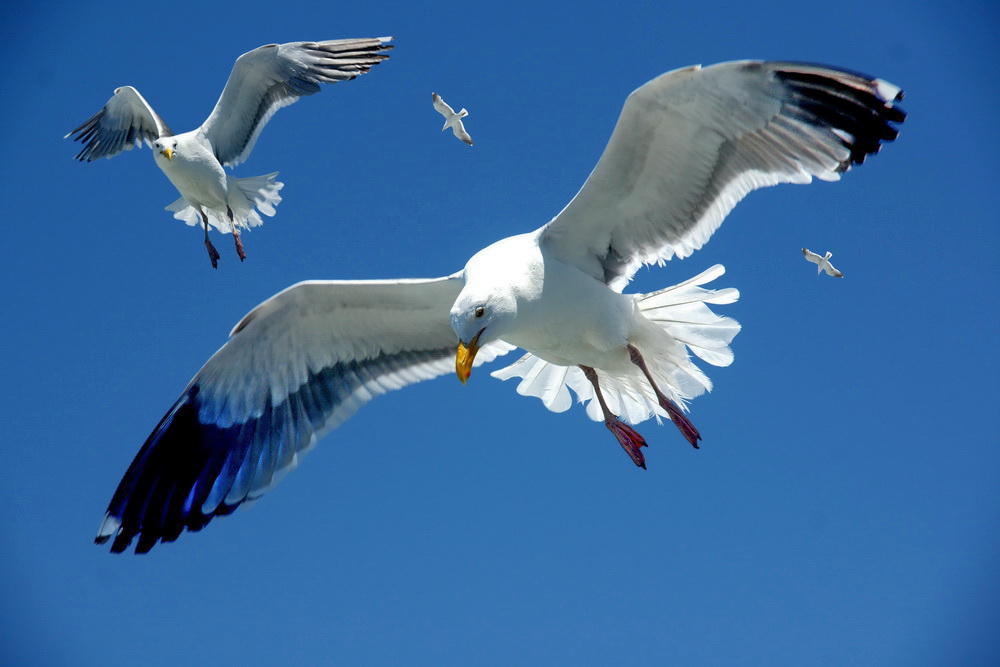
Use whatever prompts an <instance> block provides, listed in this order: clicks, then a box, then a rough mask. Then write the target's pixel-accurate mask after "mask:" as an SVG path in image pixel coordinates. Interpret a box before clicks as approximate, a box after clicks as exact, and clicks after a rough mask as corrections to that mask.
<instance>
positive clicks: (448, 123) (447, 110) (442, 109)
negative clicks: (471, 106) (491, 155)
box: [431, 93, 472, 146]
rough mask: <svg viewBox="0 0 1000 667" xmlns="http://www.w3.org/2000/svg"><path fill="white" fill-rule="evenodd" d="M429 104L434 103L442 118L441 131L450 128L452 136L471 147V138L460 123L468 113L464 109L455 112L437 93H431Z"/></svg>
mask: <svg viewBox="0 0 1000 667" xmlns="http://www.w3.org/2000/svg"><path fill="white" fill-rule="evenodd" d="M431 102H433V103H434V108H435V109H437V112H438V113H439V114H441V115H442V116H444V127H442V128H441V131H442V132H444V131H445V130H447V129H448V128H449V127H450V128H451V132H452V134H454V135H455V136H456V137H458V138H459V139H461V140H462V141H464V142H465V143H467V144H469V145H470V146H471V145H472V137H470V136H469V133H468V132H466V131H465V124H464V123H462V119H463V118H465V117H466V116H468V115H469V112H468V111H466V110H465V109H464V108H463V109H462V110H461V111H458V112H456V111H455V110H454V109H452V108H451V107H450V106H448V103H447V102H445V101H444V100H443V99H441V96H440V95H438V94H437V93H431Z"/></svg>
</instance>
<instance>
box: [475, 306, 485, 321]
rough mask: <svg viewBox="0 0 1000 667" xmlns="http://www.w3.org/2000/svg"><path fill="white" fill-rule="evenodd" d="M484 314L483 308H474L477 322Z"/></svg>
mask: <svg viewBox="0 0 1000 667" xmlns="http://www.w3.org/2000/svg"><path fill="white" fill-rule="evenodd" d="M485 314H486V309H485V308H483V307H482V306H479V308H476V319H477V320H478V319H479V318H480V317H482V316H483V315H485Z"/></svg>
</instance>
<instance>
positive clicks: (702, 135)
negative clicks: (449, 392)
mask: <svg viewBox="0 0 1000 667" xmlns="http://www.w3.org/2000/svg"><path fill="white" fill-rule="evenodd" d="M901 96H902V94H901V92H900V90H899V88H897V87H895V86H893V85H892V84H889V83H887V82H885V81H881V80H879V79H872V78H869V77H864V76H861V75H857V74H852V73H848V72H843V71H840V70H834V69H828V68H823V67H818V66H813V65H800V64H795V63H768V62H758V61H741V62H732V63H723V64H721V65H715V66H712V67H706V68H703V69H702V68H700V67H690V68H685V69H681V70H676V71H674V72H670V73H667V74H664V75H662V76H660V77H658V78H656V79H654V80H653V81H650V82H649V83H647V84H646V85H644V86H642V87H641V88H639V89H638V90H636V91H635V92H633V93H632V94H631V95H630V96H629V98H628V100H627V101H626V102H625V107H624V109H623V110H622V113H621V117H620V118H619V120H618V124H617V126H616V127H615V130H614V132H613V134H612V136H611V139H610V141H609V142H608V146H607V148H606V149H605V151H604V154H603V155H602V156H601V158H600V160H599V161H598V163H597V166H596V167H595V168H594V171H593V172H592V173H591V175H590V177H589V178H588V179H587V181H586V183H585V184H584V185H583V187H582V188H581V190H580V191H579V193H577V195H576V196H575V197H574V198H573V200H572V201H571V202H570V203H569V204H568V205H567V206H566V207H565V208H564V209H563V210H562V212H560V213H559V214H558V215H557V216H556V217H555V218H554V219H552V220H551V221H550V222H549V223H548V224H546V225H544V226H542V227H540V228H539V229H537V230H535V231H534V232H530V233H527V234H520V235H517V236H511V237H508V238H505V239H502V240H500V241H498V242H496V243H494V244H493V245H491V246H489V247H487V248H485V249H483V250H481V251H479V252H478V253H476V254H475V255H474V256H473V257H472V258H471V259H469V261H468V262H467V263H466V265H465V268H464V269H463V270H462V271H459V272H458V273H455V274H453V275H451V276H448V277H445V278H437V279H429V280H397V281H361V282H343V281H337V282H323V281H313V282H307V283H300V284H298V285H295V286H292V287H290V288H288V289H287V290H285V291H283V292H281V293H279V294H277V295H275V296H274V297H272V298H271V299H269V300H267V301H265V302H264V303H263V304H261V305H260V306H258V307H257V308H256V309H254V310H253V311H251V312H250V314H249V315H247V317H245V318H244V319H243V321H242V322H240V324H238V325H237V326H236V328H235V329H234V330H233V332H232V335H231V337H230V339H229V341H228V342H227V343H226V344H225V345H223V347H222V348H221V349H220V350H219V351H218V352H217V353H216V354H215V355H214V356H213V357H212V358H211V359H209V360H208V362H207V363H206V364H205V366H204V367H203V368H202V369H201V370H200V371H199V372H198V373H197V374H196V375H195V377H194V379H193V380H192V381H191V383H190V384H189V385H188V387H187V389H186V390H185V391H184V393H183V394H182V395H181V397H180V398H179V399H178V401H177V402H176V403H175V405H174V407H173V408H171V410H170V411H169V412H168V413H167V416H166V417H164V419H163V420H162V421H161V422H160V424H159V425H158V426H157V428H156V429H155V430H154V431H153V433H152V434H151V435H150V437H149V439H148V440H147V441H146V443H145V444H144V445H143V447H142V449H141V450H140V452H139V454H138V455H137V456H136V458H135V461H134V462H133V463H132V465H131V466H130V468H129V469H128V471H127V472H126V474H125V476H124V478H123V479H122V481H121V484H119V487H118V490H117V491H116V493H115V495H114V497H113V498H112V500H111V503H110V505H109V508H108V512H107V515H106V516H105V520H104V523H103V524H102V526H101V528H100V530H99V533H98V537H97V541H98V542H99V543H101V542H105V541H107V540H109V539H113V543H112V550H113V551H122V550H124V549H125V548H127V547H128V545H129V544H130V543H131V541H132V540H133V538H135V537H136V536H138V537H139V542H138V545H137V546H136V550H137V551H139V552H142V551H148V550H149V549H150V548H151V547H152V546H153V545H155V544H156V543H157V541H159V540H165V541H170V540H173V539H176V538H177V536H178V535H179V534H180V533H181V532H182V531H183V530H184V529H185V528H187V529H191V530H197V529H200V528H202V527H203V526H204V525H205V524H207V523H208V522H209V521H210V520H211V519H212V518H213V517H214V516H218V515H223V514H228V513H229V512H232V511H233V510H234V509H235V508H236V507H237V506H238V505H239V504H240V503H242V502H244V501H245V500H248V499H252V498H256V497H258V496H259V495H260V494H261V493H263V492H264V491H265V490H267V489H268V488H270V486H271V485H273V483H274V482H275V480H276V479H277V478H278V477H280V475H282V474H284V472H287V471H288V470H289V469H291V468H292V467H293V466H294V465H296V464H297V462H298V461H299V458H300V454H301V453H302V452H304V451H305V450H307V449H308V448H310V447H312V446H313V445H314V444H315V443H316V441H317V439H318V438H320V437H322V435H323V434H324V433H326V432H327V431H329V430H330V429H332V428H333V427H335V426H336V425H337V424H339V423H341V422H342V421H343V420H344V419H346V418H348V417H349V416H350V415H351V414H353V413H354V412H355V411H356V410H357V409H358V408H359V407H360V406H361V405H363V404H364V403H366V402H367V401H368V400H370V399H371V398H373V397H374V396H376V395H378V394H380V393H383V392H386V391H391V390H393V389H399V388H401V387H403V386H405V385H407V384H410V383H413V382H418V381H421V380H426V379H430V378H432V377H436V376H438V375H442V374H444V373H446V372H448V371H449V369H451V368H455V370H456V371H457V373H458V375H459V378H460V379H461V380H462V381H463V382H465V381H466V380H467V379H468V378H469V375H470V373H471V370H472V368H473V366H475V365H477V364H479V363H481V362H483V361H485V360H488V359H491V358H493V357H495V356H497V355H500V354H503V353H505V352H507V351H508V350H510V349H512V347H514V346H517V347H520V348H522V349H523V350H524V351H525V353H526V354H524V355H523V356H522V357H521V358H520V359H519V360H517V361H516V362H514V363H513V364H512V365H510V366H508V367H506V368H504V369H500V370H498V371H495V372H494V376H496V377H499V378H501V379H508V378H514V377H517V378H520V379H521V382H520V383H519V385H518V388H517V391H518V392H519V393H521V394H525V395H530V396H536V397H538V398H539V399H541V400H542V401H543V403H544V405H545V406H546V407H548V408H549V409H551V410H555V411H563V410H566V409H568V408H569V407H570V406H571V404H572V399H573V395H574V394H575V395H576V397H577V399H578V400H580V401H584V402H588V403H589V404H588V406H587V414H588V415H589V416H590V417H591V418H593V419H596V420H603V421H604V423H605V425H606V426H607V428H608V429H609V430H611V431H612V433H613V434H614V435H615V437H616V439H617V440H618V442H619V444H620V445H621V446H622V447H623V449H625V451H626V452H627V453H628V454H629V456H630V457H631V458H632V460H633V461H634V462H635V463H636V465H639V466H642V467H645V460H644V456H643V454H642V451H641V448H642V447H644V446H645V444H646V443H645V440H644V439H643V438H642V436H641V435H639V433H637V432H636V431H635V430H634V429H633V428H632V427H631V426H629V425H628V424H627V423H626V422H631V423H637V422H641V421H642V420H644V419H647V418H649V417H650V416H656V417H667V418H669V419H671V420H672V421H674V423H675V424H676V425H677V427H678V428H679V429H680V430H681V432H682V434H683V435H684V437H685V438H686V439H687V440H688V442H690V443H691V444H692V445H694V446H695V447H697V446H698V445H697V443H698V440H699V439H700V438H701V435H700V433H699V432H698V430H697V429H695V428H694V426H693V425H692V424H691V422H690V420H689V419H688V418H687V417H686V416H685V415H684V414H683V413H682V409H683V408H684V406H685V402H686V401H687V400H688V399H690V398H692V397H694V396H697V395H698V394H700V393H702V392H704V391H706V390H707V389H709V388H710V387H711V383H710V381H709V379H708V377H707V376H706V375H705V374H704V373H703V372H702V371H701V370H700V369H699V368H698V367H697V366H695V364H694V363H693V361H692V359H691V356H690V355H691V354H692V353H693V354H694V355H695V356H697V357H699V358H700V359H701V360H703V361H705V362H707V363H709V364H713V365H717V366H725V365H727V364H729V363H730V362H731V361H732V359H733V354H732V352H731V350H730V348H729V343H730V341H731V340H732V339H733V337H734V336H735V335H736V333H737V332H738V331H739V325H738V324H737V323H736V322H735V321H733V320H732V319H730V318H727V317H720V316H718V315H716V314H714V313H713V312H712V311H711V310H710V308H709V305H710V304H720V305H721V304H727V303H732V302H733V301H735V300H736V299H737V298H738V293H737V292H736V290H733V289H722V290H717V291H713V290H710V289H706V288H705V285H707V284H708V283H709V282H710V281H711V280H713V279H715V278H717V277H718V276H720V275H722V273H723V269H722V267H721V266H714V267H711V268H709V269H707V270H705V271H703V272H701V273H700V274H699V275H697V276H696V277H694V278H692V279H690V280H688V281H685V282H683V283H680V284H678V285H674V286H672V287H668V288H666V289H663V290H660V291H657V292H654V293H651V294H623V293H622V289H623V288H624V286H625V285H626V284H627V283H628V281H629V279H630V278H631V276H632V275H633V273H634V272H635V271H636V269H637V268H638V267H639V266H641V265H642V264H644V263H660V262H663V261H664V260H667V259H670V258H671V257H674V256H677V257H685V256H687V255H689V254H691V252H693V251H694V250H696V249H697V248H699V247H701V245H702V244H704V243H705V242H706V241H707V240H708V238H709V236H711V234H712V233H713V232H714V231H715V230H716V229H717V228H718V226H719V224H720V223H721V222H722V219H723V218H724V217H725V215H726V214H727V213H728V212H729V210H730V209H731V208H732V207H733V206H734V205H735V204H736V203H737V202H738V201H739V200H740V199H741V198H742V197H743V196H744V195H745V194H747V193H748V192H750V191H751V190H753V189H755V188H758V187H762V186H765V185H774V184H776V183H787V182H794V183H807V182H809V181H810V180H811V179H812V178H813V177H817V178H821V179H824V180H836V179H837V178H839V177H840V174H841V173H843V172H844V171H846V170H847V169H848V168H849V167H850V166H851V165H852V164H857V163H860V162H862V161H863V160H864V159H865V157H866V156H867V155H869V154H872V153H875V152H877V151H878V149H879V147H880V145H881V142H882V141H886V140H892V139H894V138H895V137H896V134H897V131H896V129H895V128H894V127H893V126H892V125H891V123H898V122H902V121H903V120H904V118H905V114H904V113H903V112H902V111H901V110H900V109H898V108H896V107H895V106H894V105H895V102H896V101H897V100H898V99H900V98H901ZM456 342H458V351H457V354H456V351H455V344H456ZM453 363H454V366H453V365H452V364H453ZM484 409H485V410H488V408H484ZM623 420H624V421H623Z"/></svg>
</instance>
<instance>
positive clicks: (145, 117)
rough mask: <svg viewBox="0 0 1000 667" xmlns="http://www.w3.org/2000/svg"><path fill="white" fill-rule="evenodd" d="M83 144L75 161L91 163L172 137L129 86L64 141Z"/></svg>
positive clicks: (151, 110)
mask: <svg viewBox="0 0 1000 667" xmlns="http://www.w3.org/2000/svg"><path fill="white" fill-rule="evenodd" d="M74 134H75V135H76V136H75V137H73V141H80V142H83V144H84V146H83V149H82V150H81V151H80V152H79V153H78V154H77V156H76V159H77V160H80V161H81V162H83V161H87V162H91V161H93V160H97V159H99V158H102V157H108V158H110V157H114V156H116V155H118V154H119V153H121V152H122V151H130V150H132V148H133V147H139V146H142V143H143V142H146V145H147V146H150V145H152V143H153V142H154V141H156V140H157V139H159V138H160V137H166V136H170V135H172V134H173V132H171V131H170V128H169V127H167V124H166V123H164V122H163V119H162V118H160V116H159V115H158V114H157V113H156V112H155V111H153V107H151V106H149V103H148V102H147V101H146V100H145V99H144V98H143V96H142V95H140V94H139V91H138V90H136V89H135V88H133V87H132V86H122V87H121V88H115V94H114V95H113V96H112V97H111V99H110V100H108V102H107V104H105V105H104V108H102V109H101V110H100V111H98V112H97V113H95V114H94V115H93V116H91V117H90V118H88V119H87V120H86V121H85V122H84V123H83V125H81V126H80V127H78V128H76V129H75V130H73V131H72V132H70V133H69V134H67V135H66V136H65V137H63V138H64V139H68V138H69V137H70V136H72V135H74Z"/></svg>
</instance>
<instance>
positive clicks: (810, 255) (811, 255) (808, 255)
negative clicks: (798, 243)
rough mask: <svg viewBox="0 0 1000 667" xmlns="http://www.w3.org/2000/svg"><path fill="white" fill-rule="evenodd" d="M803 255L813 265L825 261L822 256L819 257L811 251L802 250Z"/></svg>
mask: <svg viewBox="0 0 1000 667" xmlns="http://www.w3.org/2000/svg"><path fill="white" fill-rule="evenodd" d="M802 255H803V256H804V257H805V258H806V259H807V260H809V261H810V262H812V263H813V264H819V263H821V262H822V261H823V257H822V256H820V255H817V254H816V253H814V252H813V251H811V250H806V249H805V248H803V249H802Z"/></svg>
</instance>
